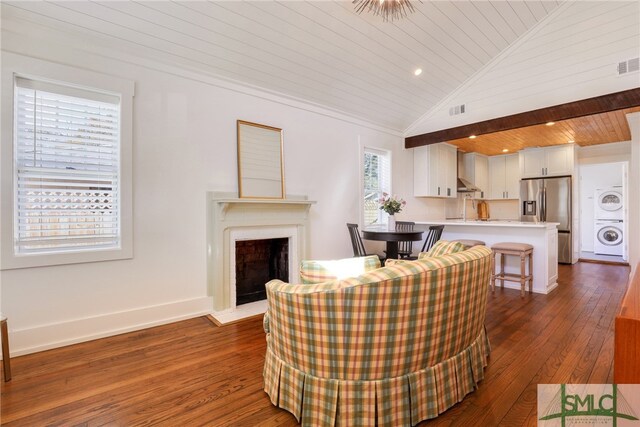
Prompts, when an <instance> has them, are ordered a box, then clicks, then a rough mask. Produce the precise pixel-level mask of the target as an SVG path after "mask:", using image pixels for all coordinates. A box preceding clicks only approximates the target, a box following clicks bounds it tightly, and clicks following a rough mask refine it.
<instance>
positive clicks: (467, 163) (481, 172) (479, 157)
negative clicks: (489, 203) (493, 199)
mask: <svg viewBox="0 0 640 427" xmlns="http://www.w3.org/2000/svg"><path fill="white" fill-rule="evenodd" d="M463 160H464V162H463V164H464V167H463V170H462V173H461V175H462V176H463V178H465V179H467V180H468V181H470V182H471V183H472V184H473V185H475V186H476V187H478V188H479V189H480V190H481V191H480V192H477V193H475V197H476V198H480V199H485V198H489V158H488V157H487V156H485V155H483V154H478V153H467V154H465V155H464V156H463Z"/></svg>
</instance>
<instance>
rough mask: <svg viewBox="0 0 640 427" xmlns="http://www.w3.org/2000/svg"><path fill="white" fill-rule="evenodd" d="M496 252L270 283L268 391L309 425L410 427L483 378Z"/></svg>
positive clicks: (471, 251) (485, 250) (441, 409)
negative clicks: (329, 278) (318, 279)
mask: <svg viewBox="0 0 640 427" xmlns="http://www.w3.org/2000/svg"><path fill="white" fill-rule="evenodd" d="M490 260H491V250H490V249H488V248H486V247H484V246H478V247H474V248H472V249H469V250H466V251H462V252H457V253H454V254H449V255H444V256H441V257H434V258H425V259H423V260H418V261H414V262H409V263H402V264H397V265H393V266H391V267H385V268H380V269H376V270H373V271H369V272H367V273H365V274H363V275H361V276H358V277H354V278H348V279H345V280H334V281H330V282H325V283H318V284H309V285H291V284H288V283H284V282H282V281H279V280H272V281H270V282H269V283H267V285H266V287H267V298H268V304H269V307H268V311H267V314H266V315H265V332H266V333H267V354H266V360H265V365H264V388H265V392H266V393H267V394H268V395H269V397H270V399H271V402H272V403H273V404H274V405H276V406H279V407H280V408H283V409H286V410H287V411H289V412H291V413H292V414H293V415H294V416H295V417H296V418H297V419H298V421H300V422H301V423H302V424H303V425H305V426H333V425H344V426H365V425H366V426H369V425H376V424H378V425H385V426H408V425H415V424H417V423H418V422H420V421H422V420H425V419H429V418H434V417H437V416H438V415H439V414H441V413H442V412H444V411H446V410H447V409H448V408H450V407H451V406H453V405H454V404H456V403H457V402H460V401H461V400H462V399H463V398H464V396H465V395H467V394H468V393H470V392H472V391H473V390H474V388H475V387H476V386H477V384H478V382H479V381H480V380H482V379H483V377H484V367H485V366H486V364H487V359H486V358H487V356H488V355H489V342H488V339H487V336H486V332H485V329H484V320H485V312H486V300H487V288H488V284H489V277H490Z"/></svg>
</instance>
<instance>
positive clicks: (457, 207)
mask: <svg viewBox="0 0 640 427" xmlns="http://www.w3.org/2000/svg"><path fill="white" fill-rule="evenodd" d="M462 200H463V196H462V195H458V198H457V199H452V200H447V201H446V202H445V215H446V218H462V206H463V205H462ZM486 202H487V204H488V205H489V218H490V219H515V220H517V219H520V210H519V205H518V201H517V200H487V201H486ZM466 203H467V219H476V218H478V213H477V211H476V209H474V207H473V206H474V205H475V204H477V201H473V200H470V199H466Z"/></svg>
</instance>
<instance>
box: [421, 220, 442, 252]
mask: <svg viewBox="0 0 640 427" xmlns="http://www.w3.org/2000/svg"><path fill="white" fill-rule="evenodd" d="M442 230H444V225H431V226H429V233H427V238H426V239H425V240H424V245H422V250H421V251H420V252H428V251H429V249H431V247H432V246H433V245H434V244H435V243H436V242H437V241H438V240H440V236H442Z"/></svg>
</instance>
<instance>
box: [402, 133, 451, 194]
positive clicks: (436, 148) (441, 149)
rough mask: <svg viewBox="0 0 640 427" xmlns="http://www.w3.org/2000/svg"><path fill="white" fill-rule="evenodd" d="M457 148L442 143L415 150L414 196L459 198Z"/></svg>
mask: <svg viewBox="0 0 640 427" xmlns="http://www.w3.org/2000/svg"><path fill="white" fill-rule="evenodd" d="M457 150H458V149H457V148H456V147H455V146H453V145H449V144H445V143H440V144H431V145H427V146H424V147H417V148H414V149H413V195H414V196H416V197H451V198H454V197H457V191H456V189H457V186H456V178H457V177H456V172H457V162H458V160H457Z"/></svg>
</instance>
